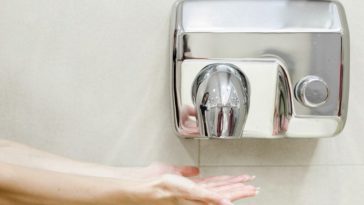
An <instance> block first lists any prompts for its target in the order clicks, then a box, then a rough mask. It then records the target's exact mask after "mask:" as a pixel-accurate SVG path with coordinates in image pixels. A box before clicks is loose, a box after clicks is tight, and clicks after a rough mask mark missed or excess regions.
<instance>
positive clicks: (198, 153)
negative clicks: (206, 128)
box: [197, 140, 201, 167]
mask: <svg viewBox="0 0 364 205" xmlns="http://www.w3.org/2000/svg"><path fill="white" fill-rule="evenodd" d="M197 167H201V141H200V140H198V148H197Z"/></svg>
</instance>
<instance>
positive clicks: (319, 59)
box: [171, 0, 350, 138]
mask: <svg viewBox="0 0 364 205" xmlns="http://www.w3.org/2000/svg"><path fill="white" fill-rule="evenodd" d="M262 14H264V15H262ZM171 28H172V30H171V68H172V97H173V108H174V119H175V125H176V131H177V133H178V135H180V136H183V137H186V138H196V137H197V138H207V137H209V138H239V137H252V138H280V137H328V136H333V135H336V134H338V133H339V132H340V131H341V130H342V129H343V127H344V125H345V122H346V117H347V105H348V95H349V66H350V63H349V31H348V27H347V22H346V18H345V13H344V9H343V7H342V6H341V4H340V3H337V2H333V1H304V0H296V1H287V0H275V1H270V0H260V1H256V0H245V1H239V0H200V1H194V0H184V1H180V2H179V3H177V4H176V6H175V8H174V14H173V18H172V27H171ZM218 67H223V68H225V71H224V72H218V73H219V74H218V75H213V73H215V72H216V69H217V68H218ZM228 68H229V69H228ZM214 70H215V72H213V71H214ZM239 73H241V74H242V76H240V74H239ZM239 76H240V77H239ZM195 79H196V81H194V80H195ZM237 79H239V80H237ZM239 82H240V83H239ZM244 83H245V84H246V87H245V88H246V89H245V90H244V89H241V86H238V85H240V84H242V85H245V84H244ZM224 86H225V87H229V86H230V87H231V88H230V90H229V89H225V90H224ZM243 87H244V86H243ZM247 88H249V89H247ZM211 89H212V90H211ZM213 89H215V91H218V92H219V93H218V95H219V96H220V97H222V96H229V98H226V101H224V102H223V101H221V100H222V99H219V100H220V101H219V102H218V101H216V102H214V101H213V100H212V96H211V92H213ZM191 90H193V94H192V96H194V97H193V98H192V97H191ZM232 90H234V91H235V92H232ZM245 91H246V92H245ZM244 96H245V98H247V99H248V100H247V102H248V103H247V105H246V108H249V114H247V111H248V110H246V113H243V111H244V110H245V107H242V104H241V103H242V102H243V101H242V99H244ZM293 96H294V97H293ZM234 97H236V99H238V100H237V101H234V100H233V99H234ZM204 100H206V101H204ZM219 103H220V104H219ZM234 103H235V104H234ZM213 105H214V106H213ZM215 105H216V106H215ZM201 106H202V107H201ZM204 106H205V107H204ZM239 106H240V107H239ZM196 108H197V109H196ZM201 108H202V109H206V110H204V111H202V110H201ZM242 108H244V109H242ZM231 116H233V118H232V119H234V120H235V121H234V120H233V121H229V120H230V118H229V117H231ZM232 125H234V126H233V127H231V126H232Z"/></svg>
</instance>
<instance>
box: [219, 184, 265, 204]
mask: <svg viewBox="0 0 364 205" xmlns="http://www.w3.org/2000/svg"><path fill="white" fill-rule="evenodd" d="M258 193H259V192H258V189H257V188H256V187H254V186H250V185H249V186H245V187H243V188H240V187H239V188H236V189H229V190H226V191H224V193H221V194H222V195H223V196H224V197H225V198H228V199H230V200H231V201H236V200H239V199H244V198H248V197H254V196H256V195H257V194H258Z"/></svg>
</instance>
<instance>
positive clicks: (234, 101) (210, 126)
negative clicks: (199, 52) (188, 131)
mask: <svg viewBox="0 0 364 205" xmlns="http://www.w3.org/2000/svg"><path fill="white" fill-rule="evenodd" d="M248 86H249V85H248V81H247V79H246V77H245V75H244V74H243V73H242V72H241V71H240V70H239V69H238V68H236V66H234V65H232V64H211V65H208V66H206V67H205V68H204V69H202V70H201V71H200V73H199V74H198V75H197V77H196V79H195V80H194V83H193V87H192V99H193V103H194V104H195V108H196V110H197V119H198V126H199V127H200V133H201V135H203V136H206V137H217V138H228V137H238V138H239V137H241V136H242V132H243V128H244V124H245V121H246V117H247V114H248V111H249V87H248Z"/></svg>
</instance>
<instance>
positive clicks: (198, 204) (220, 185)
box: [139, 174, 258, 205]
mask: <svg viewBox="0 0 364 205" xmlns="http://www.w3.org/2000/svg"><path fill="white" fill-rule="evenodd" d="M251 179H252V177H250V178H249V177H247V176H246V175H242V176H218V177H209V178H199V179H192V180H190V179H188V178H186V177H183V176H178V175H170V174H168V175H163V176H162V177H160V178H158V179H156V180H154V181H153V183H152V186H150V188H149V191H148V192H147V193H148V194H147V195H146V197H145V198H144V199H143V200H144V201H139V203H140V204H149V205H154V204H155V205H177V204H178V205H187V204H188V205H232V201H235V200H239V199H243V198H247V197H252V196H255V195H256V194H257V193H258V189H257V188H255V187H254V186H251V185H245V184H243V183H242V182H246V181H248V180H251Z"/></svg>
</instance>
